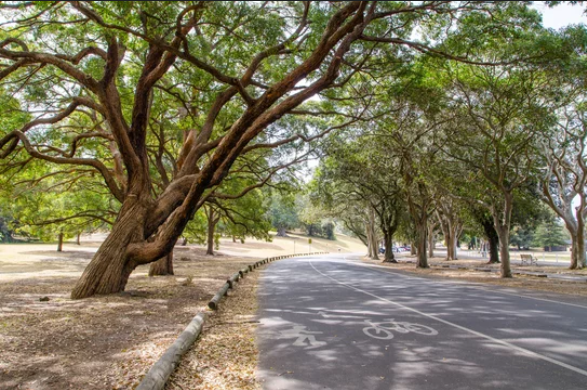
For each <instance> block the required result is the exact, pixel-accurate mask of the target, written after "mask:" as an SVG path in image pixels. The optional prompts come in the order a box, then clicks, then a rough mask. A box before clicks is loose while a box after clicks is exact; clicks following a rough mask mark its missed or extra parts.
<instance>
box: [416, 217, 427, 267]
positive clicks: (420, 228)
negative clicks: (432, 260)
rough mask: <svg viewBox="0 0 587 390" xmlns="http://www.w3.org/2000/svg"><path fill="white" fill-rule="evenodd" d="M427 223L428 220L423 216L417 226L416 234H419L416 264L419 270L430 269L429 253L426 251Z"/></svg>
mask: <svg viewBox="0 0 587 390" xmlns="http://www.w3.org/2000/svg"><path fill="white" fill-rule="evenodd" d="M426 222H427V218H426V217H424V216H421V220H420V221H418V223H417V224H416V232H417V234H418V238H417V243H418V253H417V256H418V262H417V264H416V267H417V268H430V267H429V266H428V251H427V250H426V247H427V244H428V237H427V235H428V226H427V223H426Z"/></svg>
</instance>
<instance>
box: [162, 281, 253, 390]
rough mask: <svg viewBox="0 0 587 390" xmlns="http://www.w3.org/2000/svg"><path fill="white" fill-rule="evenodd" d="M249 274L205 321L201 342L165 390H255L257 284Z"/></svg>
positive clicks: (184, 361)
mask: <svg viewBox="0 0 587 390" xmlns="http://www.w3.org/2000/svg"><path fill="white" fill-rule="evenodd" d="M258 277H259V274H258V273H257V272H253V273H252V274H248V275H247V277H246V278H245V279H243V280H242V281H241V282H240V283H239V284H238V285H237V287H236V288H235V290H234V291H230V290H229V296H230V298H229V299H226V300H224V301H222V303H221V305H220V310H219V311H218V312H216V313H213V314H211V315H210V316H208V318H207V319H206V323H205V325H204V331H203V334H202V336H201V338H200V339H199V340H198V341H197V342H196V344H195V345H194V347H193V348H192V349H191V350H190V351H189V352H188V353H187V354H186V355H185V356H184V358H183V359H182V361H181V364H180V365H179V367H178V369H177V370H176V372H175V373H174V374H173V376H172V377H171V378H170V380H169V382H168V383H167V386H166V387H165V389H166V390H187V389H199V390H225V389H245V390H258V389H260V388H261V387H260V384H259V383H258V382H257V381H256V380H255V368H256V366H257V358H258V350H257V347H256V345H255V329H256V327H257V323H258V321H256V311H257V298H256V291H257V280H258Z"/></svg>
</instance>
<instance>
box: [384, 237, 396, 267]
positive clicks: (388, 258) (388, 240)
mask: <svg viewBox="0 0 587 390" xmlns="http://www.w3.org/2000/svg"><path fill="white" fill-rule="evenodd" d="M383 240H384V241H385V259H384V260H383V261H384V262H385V263H397V260H396V259H395V256H394V254H393V236H392V235H391V234H388V233H387V234H385V235H384V238H383Z"/></svg>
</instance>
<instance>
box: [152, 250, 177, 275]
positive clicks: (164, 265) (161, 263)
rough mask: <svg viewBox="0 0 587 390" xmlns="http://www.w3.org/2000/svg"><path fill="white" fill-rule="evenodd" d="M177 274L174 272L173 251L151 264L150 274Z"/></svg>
mask: <svg viewBox="0 0 587 390" xmlns="http://www.w3.org/2000/svg"><path fill="white" fill-rule="evenodd" d="M165 275H175V274H174V273H173V251H171V252H169V254H168V255H167V256H164V257H162V258H160V259H159V260H157V261H155V262H153V263H151V265H150V266H149V276H165Z"/></svg>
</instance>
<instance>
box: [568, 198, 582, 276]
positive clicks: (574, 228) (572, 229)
mask: <svg viewBox="0 0 587 390" xmlns="http://www.w3.org/2000/svg"><path fill="white" fill-rule="evenodd" d="M577 214H578V215H577V219H576V221H572V220H571V219H570V218H569V220H568V221H567V220H566V219H565V226H566V228H567V231H568V232H569V235H570V236H571V245H572V251H571V265H570V267H569V268H570V269H582V268H585V223H584V221H583V218H582V215H581V213H580V211H579V210H578V211H577Z"/></svg>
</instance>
